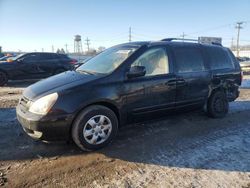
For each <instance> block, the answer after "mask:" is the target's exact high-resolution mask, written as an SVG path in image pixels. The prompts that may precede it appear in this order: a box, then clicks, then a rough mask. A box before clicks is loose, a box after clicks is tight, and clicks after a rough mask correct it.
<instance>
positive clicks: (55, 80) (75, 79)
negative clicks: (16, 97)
mask: <svg viewBox="0 0 250 188" xmlns="http://www.w3.org/2000/svg"><path fill="white" fill-rule="evenodd" d="M99 77H100V76H97V75H91V74H87V73H79V72H76V71H67V72H63V73H61V74H58V75H55V76H52V77H49V78H47V79H45V80H41V81H39V82H37V83H35V84H33V85H31V86H29V87H27V88H26V89H25V90H24V92H23V95H24V96H25V97H26V98H28V99H29V100H33V99H35V98H37V97H39V96H42V95H45V94H46V93H47V92H49V91H51V90H55V91H53V92H57V91H56V89H57V88H59V87H60V89H67V88H70V87H72V86H74V85H76V84H84V83H87V82H89V81H92V80H95V79H97V78H99Z"/></svg>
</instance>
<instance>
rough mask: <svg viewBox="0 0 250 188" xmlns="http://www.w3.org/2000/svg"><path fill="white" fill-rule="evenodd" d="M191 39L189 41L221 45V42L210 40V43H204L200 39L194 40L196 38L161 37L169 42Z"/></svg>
mask: <svg viewBox="0 0 250 188" xmlns="http://www.w3.org/2000/svg"><path fill="white" fill-rule="evenodd" d="M174 40H175V41H183V42H184V41H191V42H197V43H200V44H212V45H217V46H222V44H221V43H219V42H210V43H204V42H202V41H200V40H196V39H183V38H165V39H162V40H161V41H166V42H171V41H174Z"/></svg>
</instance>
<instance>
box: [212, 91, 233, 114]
mask: <svg viewBox="0 0 250 188" xmlns="http://www.w3.org/2000/svg"><path fill="white" fill-rule="evenodd" d="M228 108H229V104H228V100H227V96H226V94H225V92H223V91H215V92H214V93H212V95H211V96H210V97H209V99H208V102H207V113H208V116H210V117H213V118H222V117H224V116H225V115H226V114H227V113H228Z"/></svg>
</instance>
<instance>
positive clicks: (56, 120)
mask: <svg viewBox="0 0 250 188" xmlns="http://www.w3.org/2000/svg"><path fill="white" fill-rule="evenodd" d="M172 40H173V39H171V40H170V39H164V40H162V41H158V42H131V43H127V44H121V45H118V46H115V47H112V48H110V49H107V50H105V51H104V52H102V53H100V54H98V55H96V56H95V57H93V58H92V59H90V60H89V61H87V62H86V63H85V64H83V65H82V66H80V67H79V68H77V69H76V70H74V71H67V72H64V73H61V74H58V75H56V76H53V77H50V78H48V79H45V80H42V81H40V82H38V83H36V84H34V85H31V86H29V87H28V88H26V89H25V90H24V93H23V96H22V98H21V99H20V102H19V104H18V106H17V108H16V111H17V119H18V120H19V122H20V123H21V124H22V126H23V129H24V130H25V131H26V133H27V134H28V135H30V136H31V137H33V138H36V139H41V140H45V141H53V140H67V139H71V138H73V140H74V142H75V143H76V144H77V145H78V146H79V147H80V148H81V149H83V150H88V151H89V150H96V149H99V148H101V147H103V146H105V145H107V144H108V143H109V142H110V141H111V140H112V139H114V137H115V135H116V133H117V131H118V128H120V127H122V126H123V125H126V124H130V123H135V122H140V121H146V120H149V119H150V120H152V119H153V118H156V117H163V116H165V115H166V114H167V113H169V112H174V111H177V110H188V111H190V110H192V109H206V111H207V114H208V115H209V116H210V117H213V118H222V117H224V116H225V115H226V114H227V113H228V108H229V102H231V101H234V100H235V99H236V98H237V97H238V96H239V86H240V85H241V80H242V74H241V69H240V66H239V62H238V61H237V60H236V58H235V57H234V55H233V54H232V52H231V51H230V50H229V49H227V48H224V47H222V46H219V45H206V44H199V43H188V42H175V41H172ZM181 40H183V39H181Z"/></svg>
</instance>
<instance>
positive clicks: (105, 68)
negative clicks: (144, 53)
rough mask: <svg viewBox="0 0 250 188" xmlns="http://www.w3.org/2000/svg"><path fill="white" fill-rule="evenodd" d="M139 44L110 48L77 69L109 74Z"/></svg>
mask: <svg viewBox="0 0 250 188" xmlns="http://www.w3.org/2000/svg"><path fill="white" fill-rule="evenodd" d="M138 48H139V46H136V47H135V46H117V47H113V48H109V49H107V50H105V51H104V52H102V53H100V54H98V55H97V56H95V57H93V58H91V59H90V60H88V61H87V62H86V63H85V64H83V65H82V66H80V67H79V68H78V69H77V71H78V72H81V71H85V72H91V73H100V74H108V73H110V72H112V71H114V70H115V69H116V68H117V67H118V66H119V65H120V64H121V63H122V62H124V61H125V60H126V59H127V58H128V57H129V56H130V55H131V54H133V53H134V52H135V51H136V50H137V49H138Z"/></svg>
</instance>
